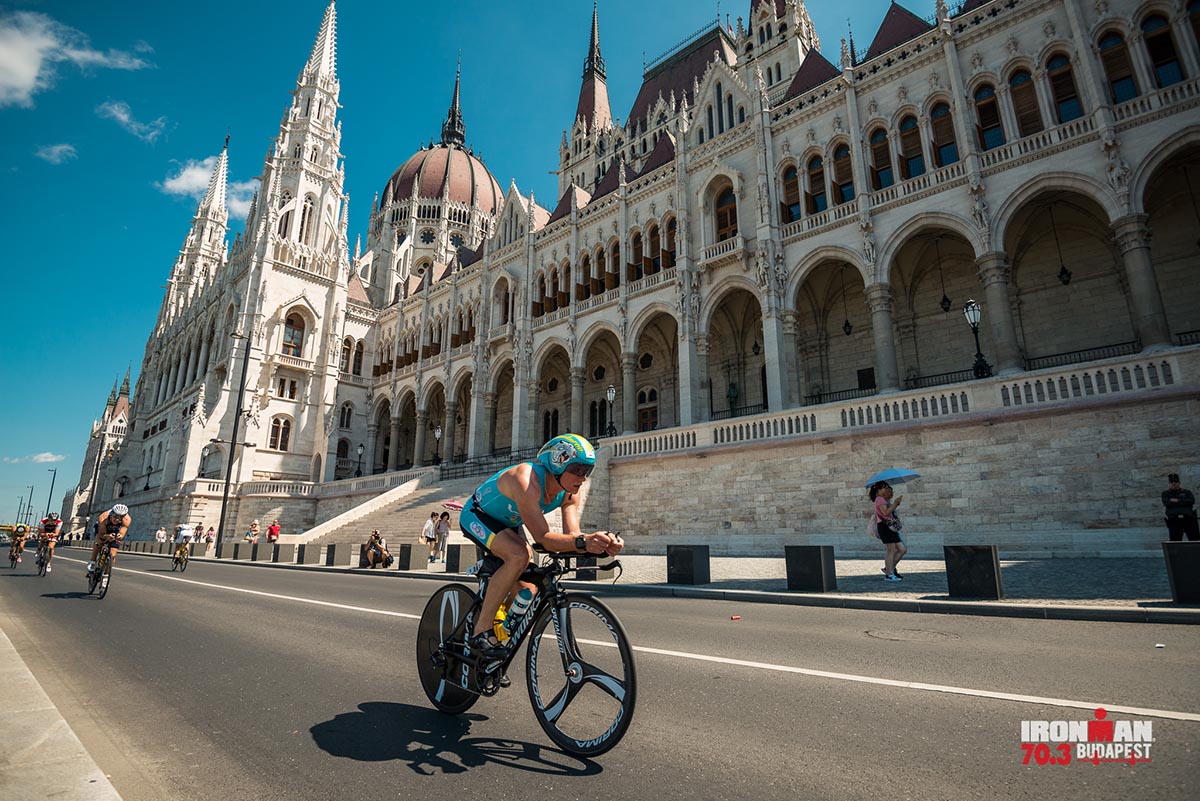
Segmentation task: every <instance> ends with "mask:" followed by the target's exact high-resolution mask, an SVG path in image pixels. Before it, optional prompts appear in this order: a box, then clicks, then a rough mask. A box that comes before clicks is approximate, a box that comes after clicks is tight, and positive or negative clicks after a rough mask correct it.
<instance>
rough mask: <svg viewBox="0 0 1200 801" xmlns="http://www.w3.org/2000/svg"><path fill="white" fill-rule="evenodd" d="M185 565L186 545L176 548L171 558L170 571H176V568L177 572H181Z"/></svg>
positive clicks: (186, 564) (186, 562)
mask: <svg viewBox="0 0 1200 801" xmlns="http://www.w3.org/2000/svg"><path fill="white" fill-rule="evenodd" d="M187 566H188V549H187V548H186V547H184V548H176V549H175V556H174V558H173V559H171V572H172V573H174V572H175V571H176V569H178V570H179V572H180V573H182V572H183V571H185V570H187Z"/></svg>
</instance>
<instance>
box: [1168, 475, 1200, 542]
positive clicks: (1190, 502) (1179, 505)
mask: <svg viewBox="0 0 1200 801" xmlns="http://www.w3.org/2000/svg"><path fill="white" fill-rule="evenodd" d="M1162 503H1163V508H1164V509H1165V510H1166V516H1165V517H1164V518H1163V519H1164V520H1165V521H1166V522H1167V536H1168V537H1169V538H1170V540H1171V542H1183V538H1184V535H1187V538H1188V542H1197V541H1200V525H1198V524H1197V520H1196V496H1195V495H1193V494H1192V491H1191V490H1185V489H1184V488H1183V487H1181V486H1180V485H1179V474H1178V473H1171V474H1170V475H1168V476H1167V488H1166V490H1164V491H1163V494H1162Z"/></svg>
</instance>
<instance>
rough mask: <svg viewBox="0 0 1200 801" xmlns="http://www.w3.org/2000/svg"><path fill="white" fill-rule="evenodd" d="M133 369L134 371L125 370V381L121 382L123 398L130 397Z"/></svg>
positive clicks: (127, 368)
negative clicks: (130, 375) (130, 378)
mask: <svg viewBox="0 0 1200 801" xmlns="http://www.w3.org/2000/svg"><path fill="white" fill-rule="evenodd" d="M131 369H133V368H132V367H126V368H125V380H124V381H122V382H121V392H120V395H121V397H124V398H128V397H129V371H130V370H131Z"/></svg>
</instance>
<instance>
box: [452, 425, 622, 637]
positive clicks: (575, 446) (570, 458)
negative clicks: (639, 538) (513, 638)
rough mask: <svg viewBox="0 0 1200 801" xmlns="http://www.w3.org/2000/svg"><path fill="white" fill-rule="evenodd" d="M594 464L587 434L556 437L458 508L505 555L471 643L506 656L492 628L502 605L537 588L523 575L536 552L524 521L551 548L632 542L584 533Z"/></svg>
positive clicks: (614, 550) (600, 550)
mask: <svg viewBox="0 0 1200 801" xmlns="http://www.w3.org/2000/svg"><path fill="white" fill-rule="evenodd" d="M595 464H596V451H595V449H594V448H593V447H592V444H591V443H590V442H588V441H587V440H586V439H584V438H583V437H581V436H579V435H578V434H563V435H561V436H557V437H554V438H553V439H551V440H550V441H549V442H547V443H546V444H545V445H543V446H542V449H541V450H540V451H538V453H537V457H536V458H535V459H534V461H532V462H522V463H521V464H518V465H514V466H512V467H508V468H505V469H504V470H501V471H500V472H498V473H496V474H495V475H494V476H492V477H491V478H489V479H488V480H487V481H485V482H483V484H481V485H480V487H479V489H477V490H475V493H474V494H473V495H472V496H471V499H470V500H469V501H468V502H467V503H466V505H465V506H464V507H463V510H462V512H460V513H459V518H458V520H459V527H460V528H461V529H462V531H463V534H464V535H466V536H467V537H468V538H470V539H471V540H473V541H474V542H476V543H478V544H479V545H482V546H483V547H484V548H486V549H488V550H490V551H491V552H492V553H493V554H495V555H496V556H497V557H499V558H500V559H502V560H503V561H504V565H503V567H501V568H499V569H498V570H497V571H496V572H495V574H494V575H493V578H492V580H491V581H490V582H489V583H488V588H487V593H486V594H485V595H484V597H483V606H482V607H481V608H480V612H479V616H478V617H477V618H476V619H475V627H474V628H475V630H474V631H473V632H472V637H471V647H472V649H474V650H476V651H477V652H478V653H481V654H483V655H484V656H486V657H488V658H501V657H503V655H504V653H505V647H504V646H503V645H501V644H500V642H499V640H497V639H496V637H495V635H494V634H493V633H492V626H493V621H494V618H495V615H496V612H497V611H498V610H499V608H500V604H501V603H503V602H505V601H506V600H511V599H512V598H513V597H515V595H516V593H517V592H519V591H520V590H521V588H522V587H525V588H528V589H529V590H530V591H531V592H535V593H536V592H537V587H536V586H534V585H533V584H529V583H526V582H522V581H520V580H519V579H520V576H521V573H522V572H523V571H524V570H525V568H526V567H528V566H529V561H530V559H532V558H533V551H532V549H531V548H530V546H529V543H528V542H527V541H526V539H525V532H524V529H523V528H522V527H523V526H524V527H525V528H528V529H529V534H530V535H531V536H532V537H533V539H534V541H535V542H536V543H537V544H538V545H540V546H542V547H543V548H545V549H546V550H547V551H555V552H561V551H586V552H588V553H592V554H597V555H600V554H607V555H609V556H616V555H617V554H618V553H620V552H621V549H622V548H624V547H625V542H624V541H623V540H622V539H621V537H620V536H618V535H617V534H615V533H612V532H608V531H593V532H591V533H590V534H583V533H582V532H581V531H580V528H579V499H578V494H579V490H580V488H581V487H583V482H584V481H586V480H587V477H588V476H589V475H590V474H591V472H592V468H593V467H595ZM560 508H561V509H562V525H563V530H562V531H561V532H556V531H551V530H550V524H549V523H547V522H546V512H551V511H554V510H555V509H560Z"/></svg>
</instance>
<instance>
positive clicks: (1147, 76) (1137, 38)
mask: <svg viewBox="0 0 1200 801" xmlns="http://www.w3.org/2000/svg"><path fill="white" fill-rule="evenodd" d="M1189 35H1190V34H1189ZM1175 41H1176V42H1178V41H1179V39H1176V40H1175ZM1185 41H1186V40H1185ZM1125 48H1126V52H1127V53H1128V54H1129V61H1130V63H1131V64H1132V65H1133V77H1134V80H1135V81H1137V88H1138V94H1139V95H1145V94H1149V93H1150V92H1153V91H1154V90H1155V89H1157V88H1158V82H1157V81H1155V80H1154V65H1153V64H1151V63H1150V56H1149V55H1147V54H1146V41H1145V39H1143V38H1142V30H1141V28H1134V29H1133V30H1131V31H1130V32H1129V37H1128V38H1127V39H1126V40H1125ZM1183 49H1184V50H1185V51H1187V50H1188V49H1189V48H1187V47H1185V48H1183ZM1195 74H1196V73H1194V72H1189V73H1188V75H1192V76H1194V75H1195ZM1107 84H1108V81H1107V76H1105V88H1106V89H1107ZM1104 102H1106V103H1108V102H1111V100H1110V99H1109V97H1108V95H1107V94H1105V96H1104Z"/></svg>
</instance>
